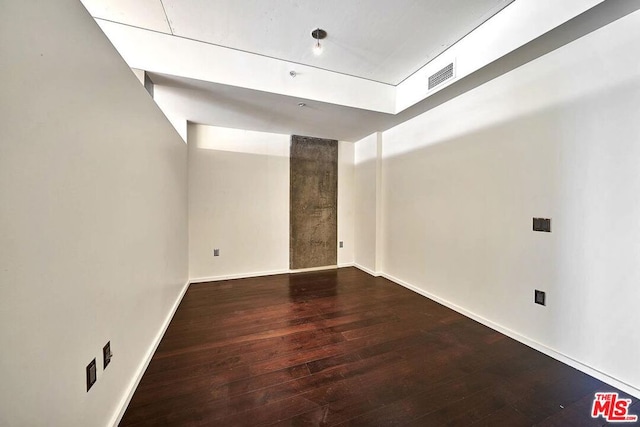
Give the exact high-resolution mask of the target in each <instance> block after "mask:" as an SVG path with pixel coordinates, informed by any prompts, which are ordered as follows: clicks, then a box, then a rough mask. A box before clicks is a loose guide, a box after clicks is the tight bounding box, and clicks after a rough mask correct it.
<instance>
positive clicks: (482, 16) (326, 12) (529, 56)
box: [81, 0, 640, 141]
mask: <svg viewBox="0 0 640 427" xmlns="http://www.w3.org/2000/svg"><path fill="white" fill-rule="evenodd" d="M81 1H82V2H83V3H84V5H85V6H86V7H87V9H88V10H89V12H90V13H91V14H92V15H93V16H94V18H96V21H97V22H98V24H99V25H100V26H101V28H102V29H103V31H105V34H106V35H107V36H108V37H109V39H110V40H111V42H112V43H113V44H114V46H115V47H116V48H117V49H118V51H119V52H120V54H121V55H122V56H123V58H124V59H125V60H126V61H127V63H128V65H129V66H130V67H134V68H140V69H144V70H147V71H148V72H149V75H150V76H151V79H152V81H153V82H154V84H155V85H156V96H155V100H156V102H157V103H158V104H159V105H160V106H161V108H162V109H163V111H164V112H165V114H167V115H169V114H170V113H171V114H172V115H173V116H172V117H173V119H174V120H176V121H177V122H184V121H185V120H186V121H190V122H194V123H201V124H207V125H213V126H222V127H232V128H239V129H246V130H254V131H263V132H275V133H282V134H298V135H309V136H317V137H324V138H333V139H339V140H343V141H357V140H359V139H361V138H363V137H365V136H367V135H369V134H371V133H372V132H375V131H383V130H386V129H389V128H391V127H393V126H395V125H397V124H399V123H402V122H404V121H406V120H409V119H410V118H412V117H415V116H417V115H419V114H422V113H423V112H425V111H427V110H429V109H431V108H434V107H436V106H438V105H440V104H441V103H444V102H447V101H448V100H450V99H452V98H455V97H457V96H459V95H461V94H462V93H464V92H466V91H469V90H473V89H474V88H475V87H477V86H479V85H482V84H484V83H486V82H487V81H490V80H491V79H493V78H495V77H497V76H499V75H502V74H504V73H507V72H509V71H510V70H512V69H514V68H517V67H519V66H521V65H523V64H526V63H527V62H529V61H531V60H534V59H535V58H537V57H539V56H541V55H544V54H545V53H548V52H550V51H552V50H554V49H557V48H558V47H560V46H563V45H564V44H566V43H569V42H571V41H573V40H575V39H576V38H579V37H581V36H583V35H584V34H586V33H588V32H590V31H594V30H596V29H597V28H599V27H600V26H603V25H606V24H607V23H609V22H611V21H613V20H615V19H618V18H619V17H621V16H624V15H625V14H627V13H630V12H631V11H633V10H636V9H638V8H639V7H640V2H639V1H634V2H612V1H603V0H563V2H557V1H556V0H518V1H513V0H396V1H394V2H392V1H390V0H387V1H382V0H348V1H347V0H342V1H340V0H322V1H320V0H318V1H315V2H311V1H309V0H240V1H238V0H236V1H235V2H231V1H229V0H81ZM509 4H511V5H510V6H509V7H506V6H507V5H509ZM505 7H506V8H505ZM501 8H502V9H503V11H502V13H499V14H496V13H497V12H498V11H499V10H500V9H501ZM491 15H494V17H493V19H491V20H489V21H488V22H486V23H485V25H482V26H481V27H480V28H477V29H475V30H474V28H475V27H476V26H477V25H479V24H481V23H482V22H483V21H485V20H486V19H488V18H489V17H491ZM317 26H320V27H322V28H324V29H325V30H326V31H327V32H328V33H329V36H328V38H327V39H326V42H325V43H326V44H325V51H324V53H323V55H322V56H320V57H319V58H316V57H314V56H313V55H312V54H311V47H312V45H313V40H312V38H311V36H310V31H311V30H312V29H314V28H315V27H317ZM467 33H470V34H469V36H468V37H465V38H464V40H462V41H461V42H460V43H457V44H456V45H455V46H453V47H451V49H448V50H447V51H446V52H444V53H443V54H442V55H441V56H440V57H439V58H438V59H437V60H434V61H433V62H430V63H429V60H430V59H433V58H434V57H435V56H436V55H437V54H439V53H442V51H443V49H446V47H447V46H448V45H451V44H453V43H455V42H456V41H457V40H458V39H460V37H462V36H464V35H465V34H467ZM198 40H200V41H198ZM201 41H204V43H202V42H201ZM465 43H466V45H465ZM463 45H464V46H463ZM469 46H471V48H469ZM257 55H263V56H257ZM270 58H271V59H270ZM452 58H455V59H454V60H455V61H456V64H457V65H456V76H455V78H454V79H452V83H451V84H448V85H443V86H445V87H444V88H440V90H438V89H436V90H434V91H429V92H428V93H426V94H425V88H426V78H427V77H428V76H429V75H430V73H432V72H434V71H437V69H438V67H440V66H441V65H439V63H440V62H442V61H450V60H451V59H452ZM291 63H298V64H302V65H300V66H298V67H296V66H293V67H292V66H291ZM425 64H428V65H425ZM303 65H306V66H308V67H304V66H303ZM423 66H424V67H423ZM421 67H422V68H421ZM465 67H466V68H465ZM418 68H421V69H420V70H419V71H417V72H416V70H417V69H418ZM290 70H296V71H301V74H299V75H298V76H297V77H295V78H292V77H290V75H289V72H290ZM323 70H327V71H323ZM414 72H415V74H413V73H414ZM336 73H344V74H336ZM345 74H346V75H345ZM412 74H413V75H412ZM410 75H412V76H411V78H408V79H406V78H407V77H408V76H410ZM349 76H355V77H349ZM358 77H359V78H358ZM363 78H366V79H374V80H376V81H383V82H386V83H388V84H383V83H375V82H371V81H367V80H363ZM404 79H406V80H404ZM403 80H404V81H403ZM400 81H403V83H402V84H400V85H398V86H394V85H392V84H396V83H398V82H400ZM400 89H402V91H401V90H400ZM400 95H402V96H405V97H407V96H409V98H411V99H410V100H409V101H411V102H405V103H402V105H399V104H397V100H398V98H399V97H400ZM372 97H373V98H375V99H376V100H378V101H380V100H381V101H380V102H381V104H380V105H382V107H381V106H380V105H378V104H375V105H373V104H372V101H371V99H370V98H372ZM373 98H372V99H373ZM387 98H389V99H387ZM383 101H384V102H383ZM387 101H388V102H390V104H389V105H391V106H392V107H394V108H387V107H385V106H386V105H387V104H385V102H387ZM299 102H304V103H305V104H306V106H305V107H303V108H300V107H298V106H297V105H298V103H299ZM383 107H384V108H383Z"/></svg>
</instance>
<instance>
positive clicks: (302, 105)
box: [298, 102, 307, 108]
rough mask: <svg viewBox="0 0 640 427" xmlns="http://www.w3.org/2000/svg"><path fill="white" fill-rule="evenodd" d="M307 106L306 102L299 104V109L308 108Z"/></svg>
mask: <svg viewBox="0 0 640 427" xmlns="http://www.w3.org/2000/svg"><path fill="white" fill-rule="evenodd" d="M306 106H307V104H305V103H304V102H298V107H300V108H302V107H306Z"/></svg>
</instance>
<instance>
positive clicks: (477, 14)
mask: <svg viewBox="0 0 640 427" xmlns="http://www.w3.org/2000/svg"><path fill="white" fill-rule="evenodd" d="M512 1H513V0H394V1H390V0H348V1H345V0H317V1H310V0H242V1H238V0H235V1H231V0H82V2H83V3H84V5H85V7H87V9H88V10H89V12H90V13H91V14H92V15H93V16H94V17H95V18H97V19H101V20H107V21H112V22H117V23H121V24H126V25H130V26H135V27H139V28H143V29H148V30H151V31H156V32H162V33H165V34H172V35H174V36H177V37H182V38H187V39H192V40H198V41H202V42H206V43H210V44H214V45H218V46H222V47H227V48H231V49H236V50H241V51H245V52H250V53H254V54H259V55H264V56H268V57H271V58H276V59H280V60H284V61H288V62H294V63H298V64H304V65H309V66H314V67H318V68H322V69H325V70H330V71H334V72H339V73H343V74H347V75H351V76H357V77H361V78H366V79H370V80H374V81H378V82H382V83H386V84H390V85H397V84H399V83H400V82H402V81H403V80H404V79H406V78H407V77H409V76H410V75H411V74H413V73H414V72H415V71H417V70H418V69H419V68H421V67H422V66H424V65H425V64H427V63H428V62H429V61H430V60H432V59H433V58H435V57H436V56H437V55H439V54H440V53H442V52H443V51H444V50H446V49H447V48H448V47H449V46H451V45H453V44H454V43H455V42H456V41H458V40H459V39H461V38H462V37H464V36H465V35H466V34H468V33H470V32H471V31H473V30H474V29H475V28H476V27H477V26H479V25H480V24H482V23H483V22H484V21H486V20H487V19H489V18H490V17H491V16H493V15H494V14H496V13H497V12H499V11H500V10H501V9H503V8H504V7H506V6H507V5H508V4H509V3H511V2H512ZM316 27H320V28H322V29H324V30H326V31H327V33H328V37H327V38H326V39H325V40H324V41H323V45H324V52H323V54H322V55H321V56H319V57H316V56H314V55H313V53H312V51H311V47H312V46H313V43H314V41H313V39H312V37H311V31H312V30H313V29H314V28H316Z"/></svg>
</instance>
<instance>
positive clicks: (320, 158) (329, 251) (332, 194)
mask: <svg viewBox="0 0 640 427" xmlns="http://www.w3.org/2000/svg"><path fill="white" fill-rule="evenodd" d="M290 165H291V166H290V192H289V194H290V196H289V197H290V209H291V212H290V215H289V218H290V230H289V240H290V242H289V265H290V268H291V269H292V270H293V269H301V268H312V267H324V266H330V265H336V264H337V259H338V249H337V240H338V141H336V140H331V139H321V138H311V137H305V136H297V135H293V136H292V137H291V163H290Z"/></svg>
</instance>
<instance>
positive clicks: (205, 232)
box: [188, 124, 354, 280]
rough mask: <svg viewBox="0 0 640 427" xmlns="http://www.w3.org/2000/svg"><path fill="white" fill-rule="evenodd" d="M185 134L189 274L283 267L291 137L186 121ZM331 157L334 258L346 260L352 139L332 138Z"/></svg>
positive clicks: (349, 257)
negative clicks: (335, 159)
mask: <svg viewBox="0 0 640 427" xmlns="http://www.w3.org/2000/svg"><path fill="white" fill-rule="evenodd" d="M188 139H189V144H188V145H189V260H190V264H189V265H190V267H189V271H190V277H191V279H192V280H206V279H211V280H216V279H222V278H228V277H246V276H253V275H261V274H273V273H283V272H288V271H289V144H290V139H291V136H290V135H283V134H276V133H265V132H254V131H247V130H240V129H230V128H222V127H215V126H204V125H198V124H190V125H189V132H188ZM338 156H339V164H338V239H339V240H343V241H344V248H342V249H338V264H340V265H346V264H351V263H353V250H354V249H353V248H354V246H353V216H354V210H353V204H352V200H353V144H351V143H348V142H340V143H339V152H338ZM214 249H220V256H219V257H214V256H213V250H214Z"/></svg>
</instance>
